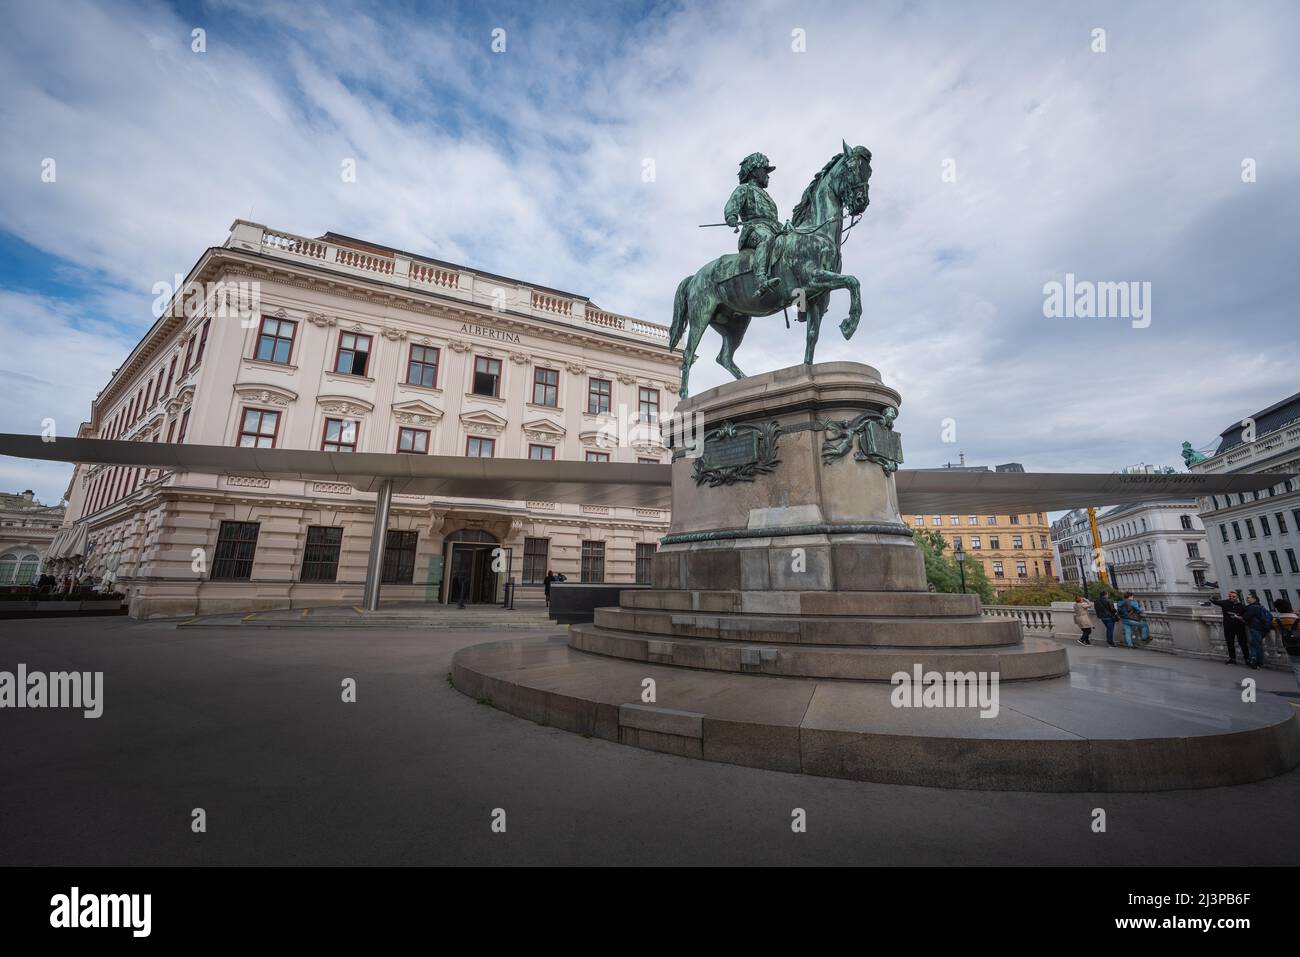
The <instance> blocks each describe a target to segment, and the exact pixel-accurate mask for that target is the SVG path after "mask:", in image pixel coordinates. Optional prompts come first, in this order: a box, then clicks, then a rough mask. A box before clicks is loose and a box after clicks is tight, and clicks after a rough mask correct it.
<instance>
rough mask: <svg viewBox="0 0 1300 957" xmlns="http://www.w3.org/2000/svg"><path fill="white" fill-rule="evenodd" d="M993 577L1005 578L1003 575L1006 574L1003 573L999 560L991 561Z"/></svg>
mask: <svg viewBox="0 0 1300 957" xmlns="http://www.w3.org/2000/svg"><path fill="white" fill-rule="evenodd" d="M993 577H994V578H1005V577H1006V575H1005V574H1003V571H1002V563H1001V562H999V561H995V562H994V563H993Z"/></svg>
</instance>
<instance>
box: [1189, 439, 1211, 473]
mask: <svg viewBox="0 0 1300 957" xmlns="http://www.w3.org/2000/svg"><path fill="white" fill-rule="evenodd" d="M1208 458H1209V457H1208V456H1205V455H1202V454H1201V453H1200V452H1198V451H1196V449H1194V448H1192V443H1191V442H1184V443H1183V464H1184V465H1186V466H1187V467H1188V468H1191V467H1192V466H1193V465H1195V464H1197V463H1198V462H1204V461H1207V459H1208Z"/></svg>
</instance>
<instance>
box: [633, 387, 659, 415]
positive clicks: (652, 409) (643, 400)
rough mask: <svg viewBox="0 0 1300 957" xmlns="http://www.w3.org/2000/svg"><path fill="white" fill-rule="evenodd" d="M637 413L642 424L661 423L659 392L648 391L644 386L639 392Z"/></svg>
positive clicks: (655, 390)
mask: <svg viewBox="0 0 1300 957" xmlns="http://www.w3.org/2000/svg"><path fill="white" fill-rule="evenodd" d="M637 412H638V421H641V422H658V421H659V390H658V389H647V388H645V386H642V387H641V388H640V389H638V390H637Z"/></svg>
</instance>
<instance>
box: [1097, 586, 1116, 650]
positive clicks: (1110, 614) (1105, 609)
mask: <svg viewBox="0 0 1300 957" xmlns="http://www.w3.org/2000/svg"><path fill="white" fill-rule="evenodd" d="M1092 610H1093V611H1094V612H1096V613H1097V620H1098V621H1099V622H1101V623H1102V624H1103V625H1105V626H1106V644H1108V645H1110V646H1111V647H1112V648H1114V647H1115V622H1117V621H1119V611H1117V610H1116V608H1115V603H1114V602H1113V601H1111V600H1110V598H1109V597H1108V596H1106V595H1102V596H1101V597H1100V598H1098V599H1097V600H1096V601H1094V602H1093V603H1092Z"/></svg>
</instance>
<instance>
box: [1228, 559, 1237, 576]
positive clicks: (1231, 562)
mask: <svg viewBox="0 0 1300 957" xmlns="http://www.w3.org/2000/svg"><path fill="white" fill-rule="evenodd" d="M1228 570H1229V571H1231V572H1232V577H1233V578H1236V577H1237V560H1236V559H1235V558H1233V557H1232V556H1231V555H1229V556H1228Z"/></svg>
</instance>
